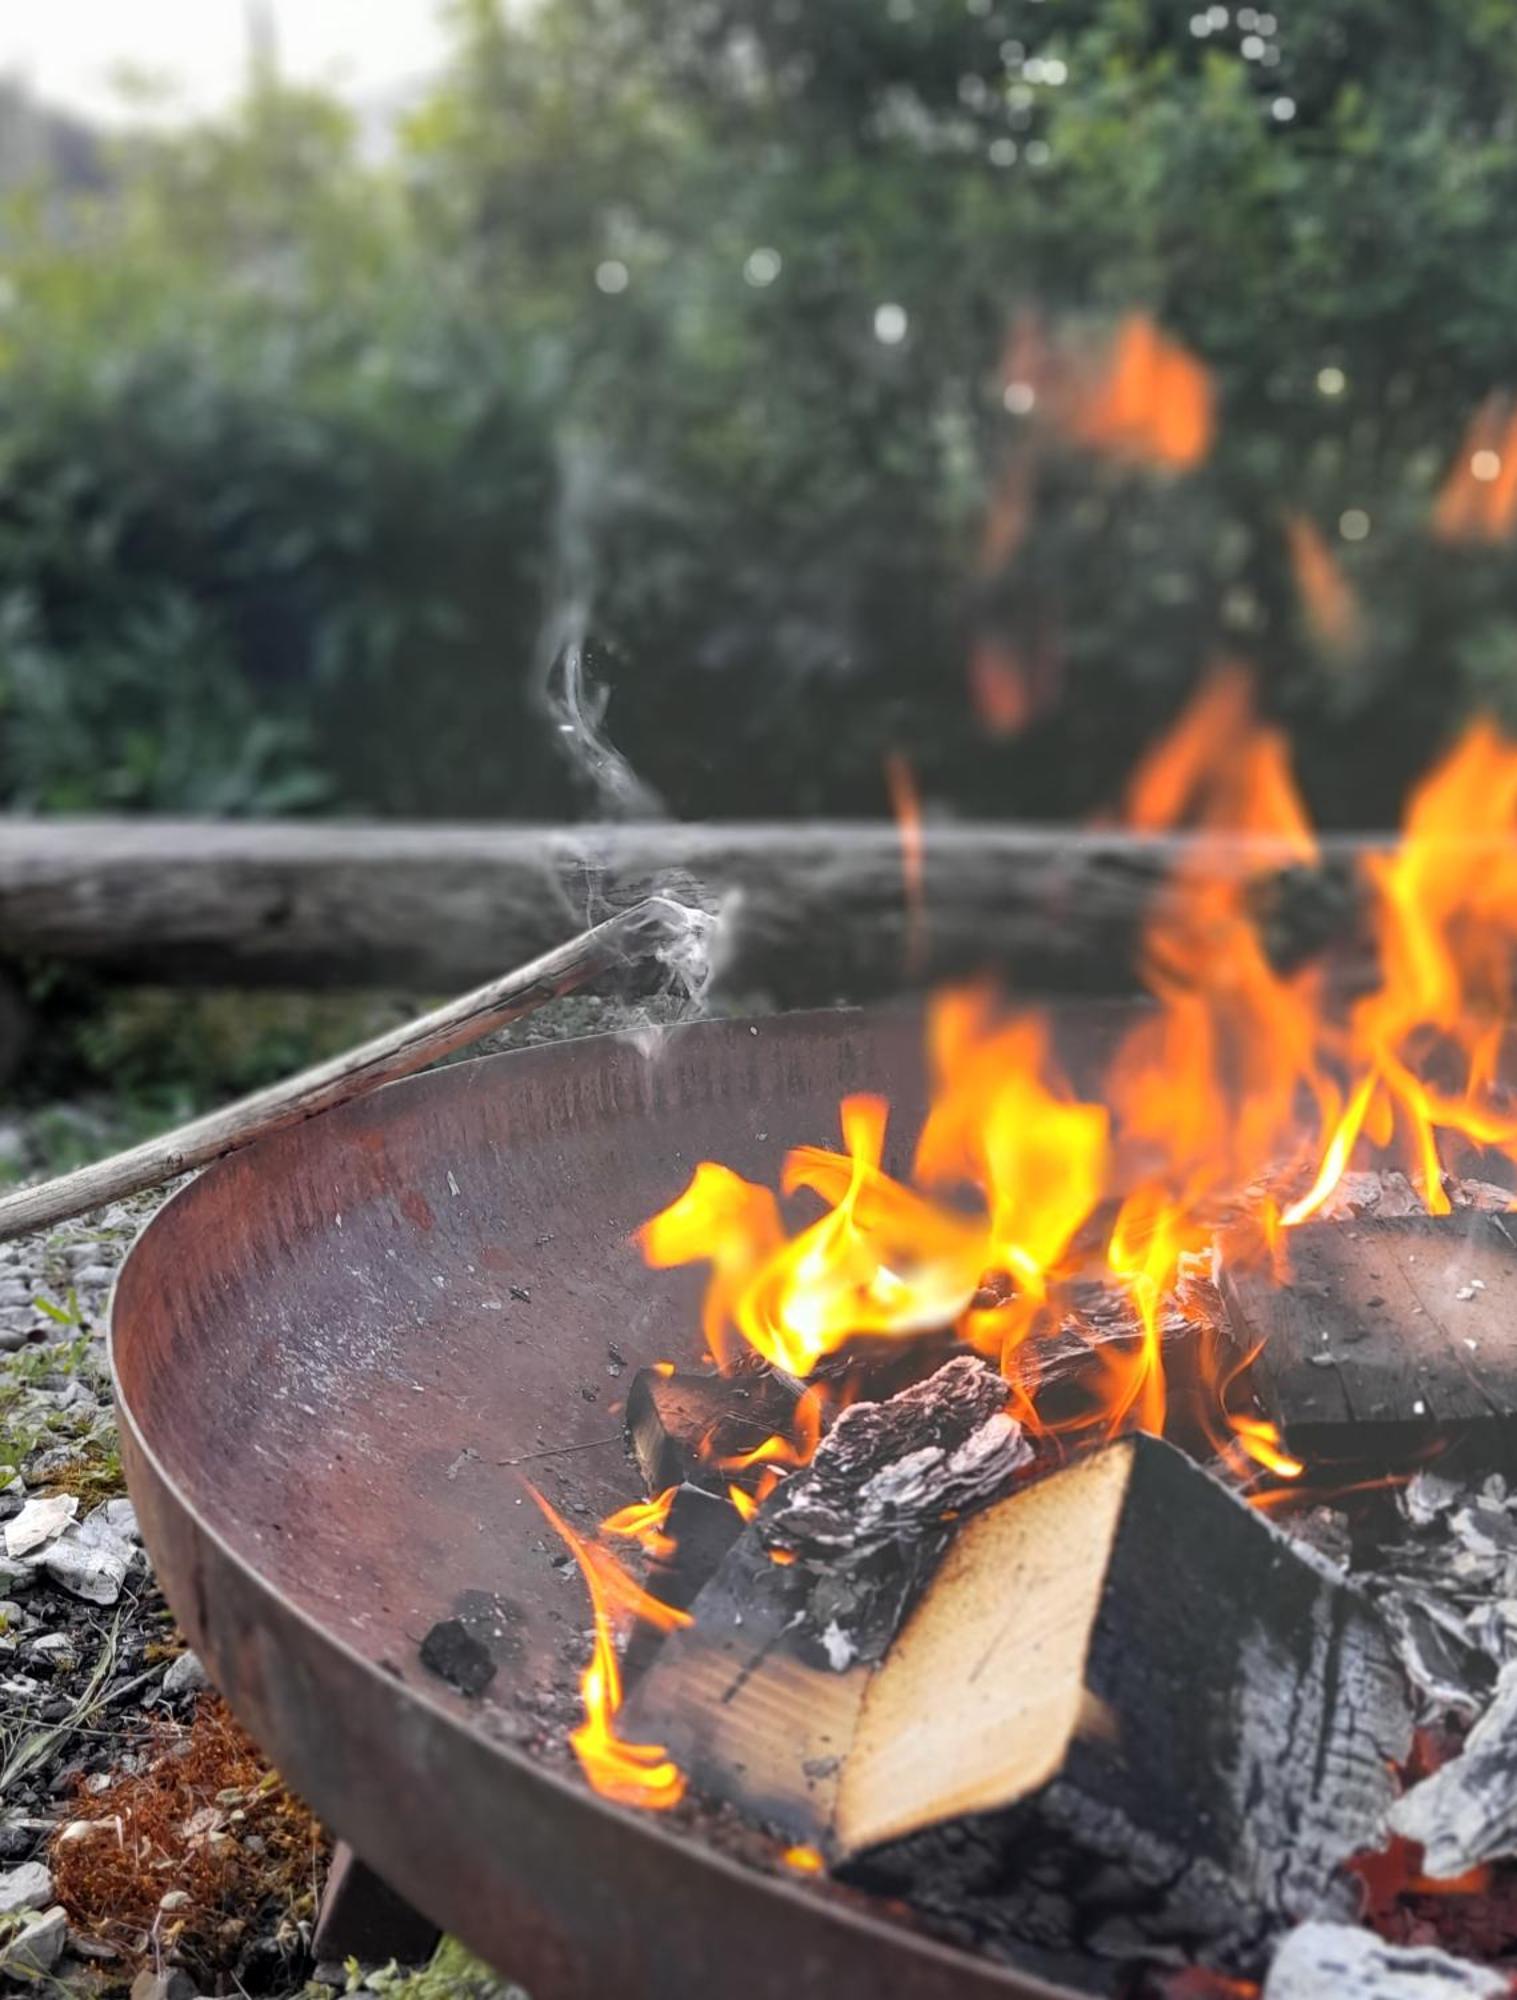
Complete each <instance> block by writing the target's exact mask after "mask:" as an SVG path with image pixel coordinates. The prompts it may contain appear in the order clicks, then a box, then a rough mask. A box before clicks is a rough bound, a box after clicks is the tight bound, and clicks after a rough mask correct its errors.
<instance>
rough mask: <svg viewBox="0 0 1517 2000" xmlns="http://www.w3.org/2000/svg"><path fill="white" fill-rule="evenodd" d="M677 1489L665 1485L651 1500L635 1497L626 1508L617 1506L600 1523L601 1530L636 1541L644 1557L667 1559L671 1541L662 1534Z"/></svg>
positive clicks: (672, 1551)
mask: <svg viewBox="0 0 1517 2000" xmlns="http://www.w3.org/2000/svg"><path fill="white" fill-rule="evenodd" d="M678 1491H679V1488H678V1487H677V1486H666V1487H665V1488H664V1490H663V1492H662V1493H660V1494H659V1495H658V1496H657V1497H656V1498H655V1499H652V1500H637V1501H634V1502H633V1504H632V1505H631V1506H630V1507H621V1508H618V1509H617V1511H616V1513H614V1514H608V1515H607V1516H606V1518H605V1520H604V1521H602V1522H601V1524H600V1531H601V1533H602V1534H603V1535H615V1536H618V1537H622V1538H625V1539H626V1540H627V1541H630V1542H636V1543H637V1545H638V1547H639V1548H640V1549H641V1550H642V1552H643V1554H644V1555H645V1556H652V1557H654V1558H655V1559H656V1560H658V1561H667V1560H668V1559H669V1557H670V1556H672V1555H673V1553H674V1543H673V1541H672V1540H671V1538H670V1537H669V1536H668V1535H666V1534H665V1533H664V1524H665V1522H667V1520H668V1519H669V1509H670V1508H671V1507H672V1506H673V1505H674V1496H675V1494H676V1493H677V1492H678Z"/></svg>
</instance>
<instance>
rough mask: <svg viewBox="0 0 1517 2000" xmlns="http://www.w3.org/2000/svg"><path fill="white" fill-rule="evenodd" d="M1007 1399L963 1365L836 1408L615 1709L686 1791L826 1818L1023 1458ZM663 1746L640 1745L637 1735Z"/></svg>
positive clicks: (1026, 1451)
mask: <svg viewBox="0 0 1517 2000" xmlns="http://www.w3.org/2000/svg"><path fill="white" fill-rule="evenodd" d="M1005 1404H1006V1385H1005V1383H1004V1382H1002V1381H1001V1379H1000V1377H999V1376H998V1375H996V1374H995V1372H994V1371H993V1370H992V1369H990V1368H988V1367H986V1365H985V1364H984V1363H983V1362H982V1361H979V1360H976V1359H974V1358H972V1357H970V1356H967V1355H966V1356H961V1357H959V1358H958V1359H956V1360H954V1361H951V1362H949V1363H948V1364H947V1365H946V1366H945V1367H943V1368H942V1369H940V1370H939V1371H938V1373H937V1374H936V1375H934V1376H932V1377H930V1378H929V1380H928V1381H926V1382H924V1383H920V1384H918V1385H916V1386H915V1387H913V1388H911V1389H907V1390H903V1391H902V1392H901V1394H900V1395H898V1396H895V1397H892V1398H891V1399H890V1401H889V1402H886V1403H856V1404H853V1405H851V1406H850V1407H849V1408H848V1409H846V1410H844V1411H843V1412H842V1414H841V1415H840V1416H839V1418H838V1420H837V1422H836V1424H835V1425H834V1426H833V1428H832V1430H831V1431H830V1432H829V1433H828V1435H827V1436H826V1437H825V1438H824V1439H823V1440H822V1442H821V1443H820V1444H819V1445H818V1447H817V1450H816V1454H815V1457H814V1458H813V1460H812V1462H811V1464H810V1466H809V1467H807V1469H806V1470H805V1471H804V1472H798V1473H796V1474H794V1475H793V1476H792V1477H791V1478H790V1479H788V1480H786V1481H785V1482H784V1484H783V1485H782V1486H781V1487H780V1488H779V1490H778V1491H777V1492H776V1493H775V1495H774V1496H773V1497H772V1498H771V1499H770V1500H769V1501H768V1502H767V1503H766V1505H765V1507H764V1508H763V1510H762V1511H761V1513H760V1515H759V1517H758V1519H757V1520H756V1521H755V1522H754V1523H753V1524H752V1525H750V1527H749V1528H747V1529H746V1530H745V1531H744V1532H743V1534H742V1535H740V1536H739V1538H738V1539H737V1541H736V1542H735V1543H734V1544H733V1546H732V1549H731V1551H730V1553H729V1554H728V1555H727V1556H726V1558H725V1559H724V1560H723V1562H722V1564H721V1566H720V1567H719V1568H718V1570H717V1571H716V1574H715V1575H714V1576H713V1577H712V1578H711V1580H710V1582H709V1583H708V1584H707V1585H706V1586H705V1588H704V1589H703V1590H702V1591H701V1592H700V1594H699V1596H698V1597H697V1598H696V1599H695V1601H694V1606H693V1609H694V1612H695V1622H694V1624H693V1625H691V1626H689V1627H686V1628H685V1629H684V1630H682V1631H680V1632H676V1633H672V1634H670V1635H669V1637H668V1638H667V1639H666V1640H665V1641H664V1643H663V1645H662V1647H661V1648H660V1649H659V1652H658V1655H657V1657H656V1659H655V1660H654V1661H653V1663H652V1665H651V1666H650V1667H649V1669H648V1671H647V1672H646V1673H645V1674H644V1676H643V1678H642V1679H641V1681H640V1682H639V1683H638V1685H637V1686H636V1688H635V1689H634V1690H633V1691H632V1694H631V1696H630V1698H629V1700H628V1703H627V1706H626V1708H625V1709H624V1711H623V1717H622V1723H621V1727H622V1729H623V1731H624V1733H625V1734H627V1735H628V1736H629V1737H636V1736H637V1735H638V1734H639V1732H641V1731H644V1730H646V1731H648V1732H650V1733H649V1734H648V1735H647V1738H646V1740H650V1741H653V1740H658V1741H663V1742H665V1743H667V1744H668V1746H669V1749H670V1752H671V1754H672V1755H673V1756H674V1757H675V1759H676V1761H677V1762H678V1763H679V1764H680V1766H681V1768H682V1769H683V1770H684V1771H685V1772H686V1773H687V1775H688V1776H689V1777H690V1779H691V1781H692V1783H693V1784H694V1785H695V1786H696V1788H697V1789H701V1790H704V1791H706V1792H707V1793H709V1794H710V1795H711V1796H713V1797H719V1798H728V1799H733V1800H736V1801H740V1802H741V1803H743V1804H745V1805H747V1806H748V1807H750V1808H751V1809H753V1810H756V1811H757V1812H758V1813H759V1814H760V1815H761V1816H763V1817H766V1818H769V1819H772V1820H773V1821H774V1822H775V1823H776V1824H778V1825H781V1826H785V1827H788V1828H790V1829H791V1830H792V1831H793V1832H794V1833H795V1835H796V1837H797V1838H810V1837H812V1836H813V1835H814V1834H815V1833H816V1832H817V1831H818V1830H819V1828H820V1826H821V1825H822V1823H823V1822H824V1821H825V1820H826V1819H827V1817H828V1816H829V1814H830V1809H831V1804H832V1801H833V1799H834V1797H835V1793H836V1778H837V1772H838V1769H839V1767H840V1758H841V1756H842V1753H843V1752H844V1750H846V1748H847V1746H848V1744H849V1742H850V1740H851V1738H852V1734H853V1729H854V1725H855V1723H856V1722H857V1719H858V1713H859V1707H860V1704H861V1701H862V1696H863V1689H864V1686H865V1685H866V1683H867V1680H868V1677H869V1673H870V1672H871V1670H872V1668H873V1666H874V1665H875V1664H876V1663H877V1662H878V1660H879V1659H880V1658H881V1657H882V1655H883V1653H884V1651H885V1648H886V1647H887V1646H888V1644H889V1642H890V1639H891V1637H892V1636H893V1634H894V1632H895V1631H896V1629H897V1628H898V1626H899V1624H900V1621H901V1619H902V1617H903V1616H904V1615H905V1612H906V1609H907V1608H908V1606H909V1604H910V1603H911V1601H912V1598H913V1595H914V1593H915V1591H916V1589H917V1587H918V1585H919V1583H920V1582H921V1581H922V1580H923V1579H924V1578H925V1577H926V1576H928V1575H930V1574H931V1572H932V1569H933V1567H934V1566H935V1565H936V1562H937V1560H938V1558H939V1557H940V1556H941V1554H942V1551H943V1549H944V1547H945V1546H946V1545H947V1541H948V1539H949V1536H950V1534H951V1532H952V1525H951V1520H948V1519H945V1518H944V1517H945V1516H950V1517H951V1516H952V1515H953V1514H955V1513H956V1512H958V1513H964V1512H968V1511H970V1510H972V1509H974V1508H975V1507H978V1506H983V1505H985V1504H986V1503H987V1502H988V1501H989V1500H991V1499H993V1498H996V1497H997V1496H999V1495H1000V1494H1001V1493H1003V1492H1005V1490H1006V1488H1007V1486H1008V1485H1009V1483H1010V1481H1011V1480H1012V1479H1013V1478H1014V1477H1015V1475H1016V1474H1017V1473H1018V1472H1019V1471H1020V1470H1021V1469H1022V1468H1023V1467H1024V1466H1025V1465H1026V1463H1027V1461H1028V1459H1029V1457H1030V1455H1031V1454H1030V1448H1029V1446H1028V1444H1027V1440H1026V1438H1025V1437H1024V1436H1023V1433H1022V1430H1021V1427H1020V1426H1019V1425H1018V1424H1016V1423H1015V1422H1014V1421H1013V1420H1012V1419H1011V1418H1010V1417H1009V1416H1007V1415H1006V1413H1005ZM655 1729H656V1730H661V1731H663V1732H664V1734H663V1735H662V1736H661V1737H657V1738H655V1737H654V1736H653V1735H652V1734H651V1732H652V1731H653V1730H655Z"/></svg>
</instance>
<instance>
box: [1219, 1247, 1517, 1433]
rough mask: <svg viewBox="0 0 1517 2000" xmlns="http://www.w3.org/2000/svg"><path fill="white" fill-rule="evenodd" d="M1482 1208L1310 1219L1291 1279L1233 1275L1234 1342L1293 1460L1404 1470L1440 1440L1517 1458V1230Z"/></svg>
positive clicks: (1293, 1256)
mask: <svg viewBox="0 0 1517 2000" xmlns="http://www.w3.org/2000/svg"><path fill="white" fill-rule="evenodd" d="M1514 1220H1517V1219H1514V1218H1509V1217H1507V1216H1504V1215H1493V1214H1487V1213H1482V1212H1479V1211H1477V1210H1475V1209H1473V1208H1471V1209H1467V1210H1462V1211H1460V1212H1458V1213H1454V1214H1450V1215H1397V1216H1394V1217H1389V1218H1384V1219H1382V1218H1379V1217H1374V1218H1367V1219H1365V1220H1362V1221H1354V1222H1346V1223H1345V1222H1313V1223H1307V1224H1305V1225H1304V1226H1303V1227H1301V1228H1299V1229H1295V1230H1292V1231H1291V1232H1290V1233H1289V1236H1288V1239H1287V1250H1286V1253H1287V1256H1288V1258H1289V1266H1290V1268H1289V1274H1288V1279H1287V1281H1286V1282H1281V1280H1280V1279H1279V1277H1277V1275H1276V1273H1275V1272H1274V1271H1272V1270H1271V1269H1270V1268H1269V1267H1268V1266H1267V1265H1265V1266H1262V1267H1253V1266H1248V1267H1244V1268H1241V1269H1237V1270H1226V1269H1225V1270H1224V1272H1223V1278H1222V1294H1223V1298H1224V1301H1225V1304H1226V1310H1227V1314H1228V1320H1229V1325H1230V1328H1231V1332H1232V1337H1233V1339H1234V1341H1235V1343H1236V1345H1237V1346H1238V1348H1239V1350H1240V1351H1241V1352H1245V1353H1247V1352H1252V1351H1253V1350H1254V1349H1255V1348H1258V1350H1259V1351H1258V1355H1257V1358H1256V1360H1255V1361H1254V1363H1253V1366H1252V1368H1251V1370H1250V1375H1249V1380H1250V1383H1251V1385H1252V1386H1253V1388H1254V1390H1255V1393H1256V1394H1257V1395H1258V1397H1259V1399H1260V1401H1261V1403H1262V1404H1263V1407H1264V1410H1265V1412H1266V1414H1267V1415H1269V1416H1270V1417H1271V1418H1273V1420H1274V1421H1275V1423H1276V1424H1278V1425H1279V1427H1280V1429H1281V1431H1282V1433H1283V1434H1284V1437H1285V1441H1286V1444H1287V1446H1288V1447H1289V1449H1290V1450H1291V1451H1292V1452H1293V1453H1295V1455H1296V1456H1298V1457H1302V1458H1305V1459H1307V1460H1308V1461H1309V1462H1310V1463H1312V1464H1316V1465H1320V1464H1322V1463H1324V1462H1330V1461H1336V1462H1340V1463H1352V1464H1355V1465H1371V1464H1372V1465H1376V1466H1382V1465H1393V1464H1406V1463H1408V1462H1409V1461H1412V1460H1414V1459H1415V1458H1416V1457H1417V1456H1418V1454H1419V1453H1425V1451H1426V1450H1427V1448H1428V1447H1429V1446H1430V1445H1432V1444H1434V1443H1441V1444H1448V1443H1453V1442H1455V1441H1458V1442H1460V1443H1461V1444H1463V1445H1464V1446H1465V1447H1466V1455H1467V1456H1470V1457H1478V1458H1479V1459H1480V1460H1482V1461H1483V1462H1489V1463H1493V1464H1494V1463H1501V1462H1503V1461H1504V1460H1505V1459H1507V1458H1508V1457H1512V1456H1514V1454H1517V1228H1514Z"/></svg>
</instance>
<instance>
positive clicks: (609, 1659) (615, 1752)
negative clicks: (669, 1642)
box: [528, 1487, 689, 1811]
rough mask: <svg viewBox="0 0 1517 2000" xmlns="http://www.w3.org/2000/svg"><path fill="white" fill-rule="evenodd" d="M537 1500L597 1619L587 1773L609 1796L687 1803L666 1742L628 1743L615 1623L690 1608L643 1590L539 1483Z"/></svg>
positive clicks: (580, 1735) (587, 1679) (666, 1617)
mask: <svg viewBox="0 0 1517 2000" xmlns="http://www.w3.org/2000/svg"><path fill="white" fill-rule="evenodd" d="M528 1491H529V1492H530V1493H531V1495H532V1498H533V1499H534V1500H535V1501H536V1502H537V1504H538V1506H539V1507H541V1509H542V1511H543V1513H544V1514H545V1515H546V1516H547V1518H548V1520H549V1522H550V1523H551V1524H552V1526H553V1528H554V1530H555V1531H556V1532H557V1533H558V1534H559V1535H561V1536H562V1537H563V1539H564V1541H565V1543H566V1544H567V1545H568V1548H569V1551H570V1553H571V1554H572V1556H573V1557H574V1560H575V1561H576V1562H577V1563H578V1564H579V1568H580V1574H581V1576H583V1578H584V1580H585V1588H586V1590H587V1591H588V1592H589V1593H590V1608H591V1611H592V1613H593V1615H594V1619H595V1644H594V1650H593V1652H592V1653H591V1656H590V1664H589V1666H588V1667H586V1668H585V1671H584V1673H583V1674H582V1675H581V1676H580V1694H581V1696H582V1698H583V1700H584V1705H585V1719H584V1721H583V1722H581V1723H580V1725H579V1727H578V1728H577V1729H575V1730H574V1731H573V1732H572V1733H571V1734H570V1737H569V1742H570V1744H571V1746H572V1747H573V1750H574V1754H575V1755H576V1756H577V1757H578V1759H579V1761H580V1764H581V1766H582V1767H583V1769H584V1773H585V1776H586V1777H587V1778H588V1779H589V1780H590V1783H591V1784H592V1785H593V1786H594V1787H595V1789H596V1791H598V1792H600V1793H602V1794H603V1795H604V1796H605V1797H606V1798H608V1799H615V1800H617V1802H618V1803H619V1804H621V1805H628V1806H643V1807H646V1808H648V1809H649V1810H652V1811H665V1810H667V1809H668V1808H669V1807H670V1806H675V1805H678V1804H679V1801H680V1799H681V1798H682V1797H683V1795H684V1790H685V1780H684V1775H683V1773H682V1772H681V1771H680V1768H679V1766H678V1765H677V1764H676V1763H674V1761H673V1760H672V1759H671V1758H670V1756H669V1754H668V1752H667V1751H666V1750H665V1749H664V1748H663V1746H662V1744H658V1743H627V1742H624V1741H623V1739H622V1738H621V1737H620V1736H618V1735H617V1733H616V1712H617V1710H618V1709H619V1708H620V1707H621V1705H622V1677H621V1668H620V1667H619V1665H618V1664H617V1658H616V1645H615V1641H614V1638H613V1624H614V1620H615V1616H616V1613H617V1612H618V1611H621V1612H630V1613H632V1614H634V1615H636V1616H641V1617H650V1616H651V1617H654V1618H655V1619H656V1620H657V1622H658V1623H659V1624H661V1625H663V1626H664V1627H665V1628H666V1629H667V1628H668V1627H669V1626H672V1625H680V1624H687V1623H688V1622H689V1621H688V1618H687V1616H686V1614H685V1613H684V1612H682V1611H672V1610H671V1609H670V1608H669V1606H668V1605H665V1604H659V1603H658V1601H657V1600H656V1599H655V1598H651V1597H649V1596H648V1594H647V1592H646V1591H643V1590H640V1589H639V1588H638V1586H637V1585H636V1584H635V1583H634V1582H633V1581H632V1579H631V1578H630V1577H629V1576H627V1575H626V1573H625V1571H623V1570H622V1568H621V1566H620V1565H619V1564H618V1563H616V1562H614V1561H613V1560H612V1558H611V1557H610V1556H609V1555H607V1554H606V1552H605V1550H603V1549H597V1548H596V1547H594V1546H593V1545H592V1544H590V1543H587V1542H584V1541H582V1540H581V1539H580V1537H579V1536H578V1535H577V1534H575V1532H574V1530H573V1529H572V1528H571V1527H570V1526H569V1524H568V1522H567V1521H566V1520H564V1518H563V1516H562V1515H561V1514H559V1513H558V1511H557V1509H556V1508H554V1507H553V1506H552V1505H551V1504H550V1503H549V1502H548V1501H547V1500H545V1499H544V1498H543V1496H542V1494H541V1493H539V1492H538V1491H537V1489H536V1488H535V1487H529V1488H528Z"/></svg>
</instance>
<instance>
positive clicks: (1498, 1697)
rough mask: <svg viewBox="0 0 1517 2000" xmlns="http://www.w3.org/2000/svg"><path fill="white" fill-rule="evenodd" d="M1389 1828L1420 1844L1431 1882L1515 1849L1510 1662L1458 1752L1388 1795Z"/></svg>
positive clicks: (1516, 1707)
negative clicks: (1391, 1801) (1398, 1794)
mask: <svg viewBox="0 0 1517 2000" xmlns="http://www.w3.org/2000/svg"><path fill="white" fill-rule="evenodd" d="M1391 1826H1392V1827H1393V1829H1394V1830H1395V1831H1396V1832H1397V1833H1399V1834H1401V1835H1402V1836H1403V1837H1404V1838H1405V1839H1407V1840H1415V1841H1416V1842H1417V1843H1418V1844H1419V1845H1420V1846H1421V1848H1422V1868H1423V1873H1424V1874H1427V1875H1431V1876H1433V1877H1434V1878H1436V1879H1438V1880H1444V1881H1447V1880H1450V1879H1452V1878H1453V1877H1455V1876H1458V1875H1463V1874H1464V1873H1465V1872H1466V1871H1467V1870H1468V1869H1471V1868H1478V1867H1479V1866H1480V1864H1481V1863H1482V1862H1485V1861H1497V1860H1504V1859H1508V1858H1510V1857H1511V1856H1513V1855H1517V1662H1514V1663H1513V1664H1512V1665H1510V1666H1507V1667H1503V1669H1502V1671H1501V1674H1500V1676H1499V1678H1498V1680H1497V1682H1496V1693H1495V1695H1494V1697H1493V1699H1492V1701H1491V1705H1490V1707H1489V1708H1488V1709H1487V1710H1486V1712H1485V1714H1484V1715H1483V1716H1481V1718H1480V1720H1479V1721H1478V1722H1477V1723H1476V1724H1475V1726H1474V1728H1473V1729H1472V1730H1471V1731H1470V1733H1469V1735H1468V1736H1467V1737H1466V1738H1465V1743H1464V1748H1463V1749H1462V1750H1461V1751H1460V1753H1459V1755H1458V1756H1457V1757H1452V1758H1450V1760H1449V1761H1448V1763H1446V1764H1443V1765H1440V1767H1439V1768H1438V1769H1437V1770H1436V1771H1434V1772H1433V1773H1432V1775H1431V1776H1430V1777H1427V1778H1424V1779H1423V1780H1422V1782H1421V1783H1420V1784H1418V1785H1413V1787H1412V1789H1411V1790H1410V1791H1409V1792H1408V1793H1406V1795H1405V1796H1404V1797H1403V1798H1400V1799H1398V1800H1397V1801H1396V1803H1395V1805H1394V1807H1393V1808H1392V1810H1391Z"/></svg>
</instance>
